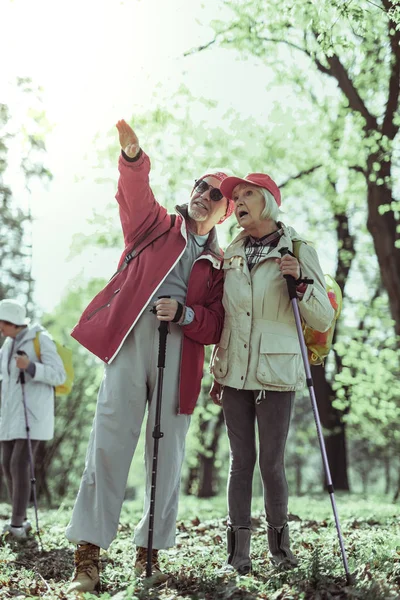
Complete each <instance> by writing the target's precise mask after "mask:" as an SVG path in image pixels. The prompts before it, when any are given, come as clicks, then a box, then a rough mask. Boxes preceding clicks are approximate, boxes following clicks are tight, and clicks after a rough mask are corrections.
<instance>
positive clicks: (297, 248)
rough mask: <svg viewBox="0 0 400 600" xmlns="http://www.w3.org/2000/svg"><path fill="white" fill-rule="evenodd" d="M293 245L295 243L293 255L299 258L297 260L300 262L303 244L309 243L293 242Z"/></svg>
mask: <svg viewBox="0 0 400 600" xmlns="http://www.w3.org/2000/svg"><path fill="white" fill-rule="evenodd" d="M292 243H293V255H294V257H295V258H297V260H299V256H300V246H301V245H302V244H306V243H307V242H304V241H303V240H292Z"/></svg>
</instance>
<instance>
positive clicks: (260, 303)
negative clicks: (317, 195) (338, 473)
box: [210, 173, 334, 574]
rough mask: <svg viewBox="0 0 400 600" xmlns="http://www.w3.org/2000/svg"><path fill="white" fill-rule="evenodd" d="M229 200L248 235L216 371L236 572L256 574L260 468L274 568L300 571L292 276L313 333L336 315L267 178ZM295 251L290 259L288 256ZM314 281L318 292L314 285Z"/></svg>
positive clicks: (239, 253) (312, 255)
mask: <svg viewBox="0 0 400 600" xmlns="http://www.w3.org/2000/svg"><path fill="white" fill-rule="evenodd" d="M220 189H221V192H222V193H223V194H224V196H226V197H227V198H228V199H230V200H232V201H233V202H234V205H235V216H236V219H237V221H238V225H239V226H240V227H241V228H242V231H241V232H240V233H239V235H238V236H237V237H236V238H235V239H234V240H233V242H232V243H231V244H230V245H229V247H228V248H227V250H226V252H225V254H224V266H223V269H224V274H225V281H224V296H223V305H224V309H225V321H224V328H223V331H222V335H221V339H220V341H219V343H218V345H217V347H216V348H215V350H214V353H213V359H212V366H211V370H212V373H213V375H214V378H215V382H214V384H213V387H212V389H211V391H210V394H211V397H212V399H213V401H214V402H215V403H217V404H221V403H222V408H223V411H224V417H225V423H226V429H227V433H228V437H229V445H230V452H231V463H230V473H229V480H228V512H229V519H228V530H227V536H228V561H227V562H228V565H230V567H231V568H234V569H236V570H237V571H238V572H239V573H242V574H243V573H248V572H249V571H250V570H251V559H250V537H251V499H252V480H253V472H254V467H255V463H256V456H257V451H256V430H255V429H256V426H257V429H258V438H259V451H258V459H259V468H260V472H261V478H262V482H263V487H264V502H265V514H266V518H267V523H268V529H267V532H268V544H269V550H270V554H271V559H272V562H273V563H274V564H275V565H276V566H279V567H282V568H290V567H293V566H295V565H296V564H297V559H296V558H295V556H294V554H293V553H292V551H291V549H290V542H289V527H288V522H287V521H288V486H287V483H286V477H285V468H284V453H285V444H286V439H287V435H288V431H289V423H290V417H291V412H292V407H293V402H294V397H295V391H296V390H298V389H301V388H302V387H303V385H304V383H305V381H304V379H305V376H304V368H303V363H302V358H301V352H300V344H299V341H298V336H297V330H296V325H295V320H294V316H293V310H292V306H291V303H290V298H289V295H288V291H287V284H286V280H285V279H284V276H285V275H290V276H292V277H294V278H295V280H296V281H297V283H298V285H297V295H298V298H299V307H300V313H301V316H302V318H303V319H304V321H305V322H306V323H307V324H308V325H309V326H310V327H312V328H314V329H317V330H319V331H326V330H327V329H328V328H329V326H330V324H331V322H332V320H333V317H334V311H333V308H332V307H331V304H330V302H329V299H328V296H327V293H326V290H325V281H324V276H323V274H322V271H321V267H320V265H319V261H318V256H317V253H316V252H315V250H314V249H313V248H312V247H311V246H309V245H308V244H306V243H302V244H301V245H300V252H299V260H297V259H296V257H295V256H294V255H293V253H292V250H293V240H299V239H301V238H300V236H299V235H298V234H297V233H296V231H295V230H294V229H293V228H291V227H287V226H286V225H284V224H283V223H282V222H281V221H280V220H279V207H280V205H281V194H280V191H279V189H278V186H277V185H276V183H275V182H274V181H273V180H272V179H271V177H269V176H268V175H266V174H264V173H251V174H249V175H247V176H246V177H245V178H244V179H242V178H240V177H228V178H227V179H225V180H224V181H223V182H222V184H221V188H220ZM283 248H288V249H289V254H287V255H285V256H283V257H281V254H280V250H281V249H283ZM303 277H307V278H310V279H312V280H313V283H312V284H308V285H306V284H304V283H303V282H302V281H301V279H302V278H303Z"/></svg>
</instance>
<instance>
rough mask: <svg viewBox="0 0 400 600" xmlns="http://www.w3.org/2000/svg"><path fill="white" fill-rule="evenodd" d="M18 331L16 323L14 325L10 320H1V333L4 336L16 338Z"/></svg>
mask: <svg viewBox="0 0 400 600" xmlns="http://www.w3.org/2000/svg"><path fill="white" fill-rule="evenodd" d="M17 333H18V331H17V328H16V327H15V325H12V324H11V323H9V322H8V321H0V334H1V335H2V336H3V337H10V338H15V336H16V335H17Z"/></svg>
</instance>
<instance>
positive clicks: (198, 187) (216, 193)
mask: <svg viewBox="0 0 400 600" xmlns="http://www.w3.org/2000/svg"><path fill="white" fill-rule="evenodd" d="M207 190H210V200H212V201H213V202H219V201H220V200H221V198H223V195H222V193H221V192H220V190H219V189H218V188H216V187H213V186H212V185H210V184H209V183H207V182H206V181H204V179H200V181H198V180H197V179H196V181H195V182H194V191H195V192H197V193H198V194H204V193H205V192H206V191H207Z"/></svg>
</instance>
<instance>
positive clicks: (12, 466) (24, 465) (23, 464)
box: [1, 439, 39, 527]
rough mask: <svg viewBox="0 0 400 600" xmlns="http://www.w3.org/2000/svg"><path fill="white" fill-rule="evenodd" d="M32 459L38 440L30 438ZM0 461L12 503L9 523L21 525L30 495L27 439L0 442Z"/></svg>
mask: <svg viewBox="0 0 400 600" xmlns="http://www.w3.org/2000/svg"><path fill="white" fill-rule="evenodd" d="M31 444H32V454H33V459H34V458H35V453H36V450H37V449H38V446H39V440H31ZM1 463H2V467H3V473H4V476H5V479H6V482H7V488H8V494H9V496H10V500H11V505H12V515H11V525H15V526H16V527H21V525H22V523H23V522H24V519H26V509H27V507H28V503H29V497H30V495H31V473H30V464H29V449H28V440H26V439H25V440H23V439H18V440H9V441H7V442H1Z"/></svg>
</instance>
